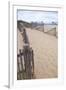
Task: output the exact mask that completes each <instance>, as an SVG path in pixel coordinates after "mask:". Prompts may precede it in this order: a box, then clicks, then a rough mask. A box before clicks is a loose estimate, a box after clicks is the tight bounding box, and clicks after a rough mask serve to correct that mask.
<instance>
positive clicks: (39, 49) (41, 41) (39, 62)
mask: <svg viewBox="0 0 66 90" xmlns="http://www.w3.org/2000/svg"><path fill="white" fill-rule="evenodd" d="M26 31H27V35H28V39H29V41H30V45H31V47H32V48H33V50H34V64H35V76H36V78H37V79H39V78H55V77H57V69H58V66H57V62H58V56H57V54H58V51H57V50H58V40H57V38H56V37H54V36H50V35H47V34H45V33H43V32H40V31H37V30H31V29H26Z"/></svg>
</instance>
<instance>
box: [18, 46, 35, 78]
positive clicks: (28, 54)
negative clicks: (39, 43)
mask: <svg viewBox="0 0 66 90" xmlns="http://www.w3.org/2000/svg"><path fill="white" fill-rule="evenodd" d="M17 68H18V69H17V79H18V80H22V79H31V78H33V75H34V54H33V50H32V48H29V47H24V49H23V50H20V53H19V54H18V55H17Z"/></svg>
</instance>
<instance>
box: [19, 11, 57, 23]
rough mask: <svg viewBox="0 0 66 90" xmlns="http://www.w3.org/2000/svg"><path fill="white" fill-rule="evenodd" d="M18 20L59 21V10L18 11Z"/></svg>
mask: <svg viewBox="0 0 66 90" xmlns="http://www.w3.org/2000/svg"><path fill="white" fill-rule="evenodd" d="M17 20H23V21H27V22H41V21H43V22H44V23H51V22H58V12H55V11H54V12H53V11H50V12H49V11H24V10H18V11H17Z"/></svg>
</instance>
